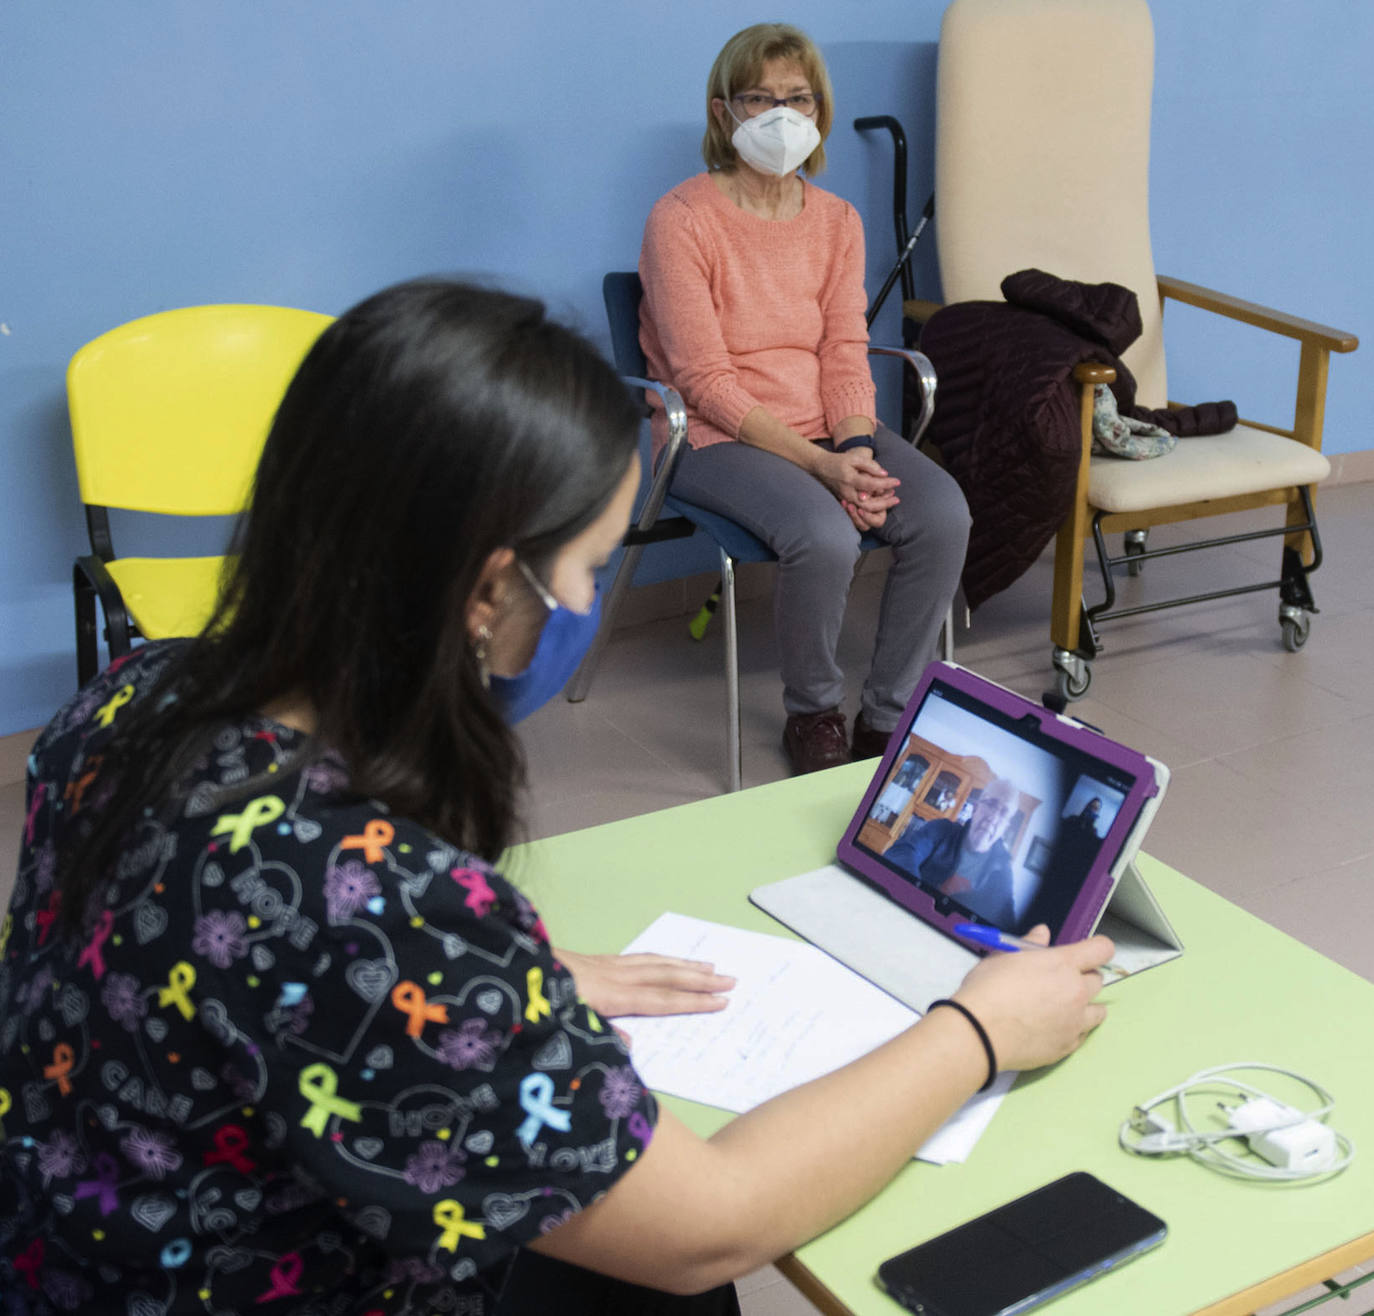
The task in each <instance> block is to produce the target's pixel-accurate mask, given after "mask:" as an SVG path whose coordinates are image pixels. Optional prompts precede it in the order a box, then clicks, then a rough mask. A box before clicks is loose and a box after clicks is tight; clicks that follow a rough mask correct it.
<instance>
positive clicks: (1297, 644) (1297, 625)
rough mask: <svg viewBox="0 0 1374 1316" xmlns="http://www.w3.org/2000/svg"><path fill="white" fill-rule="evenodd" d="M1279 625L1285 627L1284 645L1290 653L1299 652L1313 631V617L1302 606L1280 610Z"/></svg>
mask: <svg viewBox="0 0 1374 1316" xmlns="http://www.w3.org/2000/svg"><path fill="white" fill-rule="evenodd" d="M1293 613H1296V614H1297V615H1296V616H1294V615H1293ZM1279 625H1280V626H1282V627H1283V647H1284V648H1285V649H1287V650H1288V652H1289V653H1297V651H1298V650H1299V649H1301V648H1302V647H1303V645H1304V644H1306V643H1307V637H1308V636H1309V635H1310V634H1311V633H1312V618H1311V617H1310V616H1309V615H1308V614H1307V613H1306V612H1303V611H1302V609H1300V608H1295V609H1292V610H1291V611H1290V610H1288V609H1284V610H1283V611H1282V612H1280V614H1279Z"/></svg>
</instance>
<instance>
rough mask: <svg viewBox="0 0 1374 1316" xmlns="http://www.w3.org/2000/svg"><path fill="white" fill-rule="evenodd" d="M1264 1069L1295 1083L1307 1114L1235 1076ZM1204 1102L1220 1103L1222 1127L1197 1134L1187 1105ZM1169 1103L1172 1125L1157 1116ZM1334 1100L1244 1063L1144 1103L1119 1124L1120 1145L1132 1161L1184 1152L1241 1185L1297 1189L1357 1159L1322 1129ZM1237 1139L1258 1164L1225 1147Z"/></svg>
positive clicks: (1317, 1087) (1316, 1087)
mask: <svg viewBox="0 0 1374 1316" xmlns="http://www.w3.org/2000/svg"><path fill="white" fill-rule="evenodd" d="M1256 1070H1264V1071H1267V1072H1269V1073H1274V1074H1284V1075H1286V1076H1287V1077H1288V1078H1292V1079H1296V1080H1297V1081H1298V1082H1299V1083H1301V1084H1303V1086H1304V1087H1306V1088H1308V1089H1309V1090H1310V1091H1311V1092H1312V1093H1313V1094H1314V1095H1315V1096H1316V1098H1317V1102H1318V1105H1317V1106H1316V1108H1315V1109H1313V1110H1307V1111H1302V1110H1297V1109H1296V1108H1294V1107H1293V1106H1289V1105H1287V1104H1286V1103H1284V1102H1282V1101H1279V1100H1278V1099H1277V1098H1276V1097H1273V1096H1270V1094H1269V1093H1267V1092H1265V1091H1263V1090H1262V1089H1261V1088H1258V1087H1255V1086H1254V1084H1252V1083H1247V1082H1245V1081H1244V1080H1243V1079H1241V1078H1238V1077H1236V1075H1237V1074H1238V1073H1252V1072H1254V1071H1256ZM1203 1096H1213V1097H1224V1098H1227V1100H1217V1101H1216V1102H1215V1103H1214V1107H1215V1109H1218V1110H1220V1111H1221V1112H1222V1115H1223V1118H1224V1119H1225V1121H1226V1124H1225V1127H1223V1128H1210V1129H1209V1128H1199V1127H1198V1126H1197V1125H1196V1124H1195V1123H1194V1122H1193V1118H1192V1116H1191V1115H1190V1114H1189V1110H1188V1103H1189V1101H1190V1100H1191V1101H1197V1100H1199V1099H1200V1098H1202V1097H1203ZM1168 1101H1172V1102H1173V1103H1174V1114H1175V1119H1173V1120H1170V1118H1169V1117H1168V1115H1167V1114H1165V1113H1163V1112H1161V1111H1158V1110H1156V1109H1155V1108H1156V1107H1158V1106H1163V1105H1164V1104H1165V1103H1166V1102H1168ZM1335 1104H1336V1103H1335V1099H1334V1098H1333V1097H1332V1095H1331V1094H1330V1093H1329V1092H1328V1091H1327V1090H1326V1089H1325V1088H1324V1087H1322V1086H1321V1084H1320V1083H1314V1082H1313V1081H1312V1080H1311V1079H1310V1078H1306V1077H1304V1076H1303V1075H1302V1074H1298V1073H1295V1072H1294V1071H1293V1070H1291V1069H1284V1068H1283V1067H1282V1066H1280V1065H1266V1064H1262V1063H1259V1062H1253V1061H1246V1062H1240V1063H1237V1064H1232V1065H1216V1066H1214V1067H1213V1068H1211V1069H1200V1070H1198V1072H1197V1073H1196V1074H1194V1075H1192V1076H1191V1077H1190V1078H1186V1079H1184V1081H1183V1082H1182V1083H1179V1084H1178V1085H1177V1086H1176V1087H1171V1088H1168V1089H1167V1090H1165V1091H1164V1092H1161V1093H1160V1094H1159V1095H1158V1096H1155V1097H1151V1098H1150V1099H1149V1100H1148V1101H1142V1102H1141V1103H1140V1105H1138V1106H1137V1107H1136V1108H1135V1109H1134V1110H1133V1111H1132V1112H1131V1117H1130V1119H1128V1120H1126V1121H1125V1122H1124V1123H1123V1124H1122V1125H1121V1131H1120V1133H1119V1135H1118V1141H1119V1142H1120V1143H1121V1146H1122V1147H1123V1148H1124V1149H1125V1150H1126V1151H1128V1152H1132V1153H1134V1154H1135V1155H1137V1156H1170V1155H1175V1154H1177V1153H1180V1152H1182V1153H1184V1154H1186V1155H1188V1156H1190V1157H1192V1159H1193V1160H1195V1161H1197V1162H1199V1163H1200V1164H1202V1165H1206V1166H1208V1167H1210V1168H1211V1169H1213V1170H1218V1171H1220V1172H1221V1173H1222V1174H1231V1175H1235V1176H1237V1177H1240V1178H1245V1179H1266V1180H1271V1181H1272V1180H1277V1181H1280V1182H1287V1183H1298V1182H1302V1181H1304V1180H1309V1179H1317V1178H1322V1177H1325V1176H1327V1175H1332V1174H1339V1173H1340V1171H1342V1170H1344V1169H1345V1167H1346V1166H1347V1165H1349V1164H1350V1162H1351V1161H1353V1160H1354V1159H1355V1144H1354V1143H1353V1142H1351V1140H1350V1139H1349V1138H1347V1137H1346V1136H1345V1134H1343V1133H1337V1132H1336V1130H1335V1129H1333V1128H1332V1127H1331V1126H1330V1125H1329V1124H1328V1123H1327V1122H1326V1119H1327V1116H1328V1115H1330V1114H1331V1112H1332V1110H1333V1109H1334V1108H1335ZM1241 1138H1243V1139H1244V1140H1245V1142H1246V1143H1247V1144H1248V1146H1249V1148H1250V1151H1251V1152H1253V1153H1255V1154H1256V1155H1257V1156H1259V1157H1262V1158H1263V1161H1262V1162H1261V1161H1257V1160H1255V1159H1254V1158H1253V1157H1247V1156H1244V1155H1238V1154H1237V1153H1236V1152H1234V1151H1231V1150H1228V1149H1227V1147H1226V1146H1225V1145H1224V1144H1226V1143H1227V1142H1230V1141H1231V1140H1232V1139H1241Z"/></svg>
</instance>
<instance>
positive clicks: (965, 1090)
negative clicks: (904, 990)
mask: <svg viewBox="0 0 1374 1316" xmlns="http://www.w3.org/2000/svg"><path fill="white" fill-rule="evenodd" d="M986 1078H987V1058H986V1056H985V1054H984V1052H983V1049H982V1046H981V1045H980V1043H979V1041H978V1038H977V1035H976V1034H975V1033H974V1032H973V1030H972V1029H971V1028H970V1027H969V1025H968V1022H967V1021H966V1020H965V1019H963V1018H961V1017H960V1015H959V1014H958V1013H957V1012H956V1011H954V1010H936V1011H934V1012H933V1013H932V1014H931V1015H930V1016H929V1017H928V1018H926V1019H924V1020H922V1022H921V1023H920V1024H919V1025H918V1026H917V1027H915V1028H912V1029H909V1030H908V1031H906V1032H905V1033H903V1034H902V1035H901V1036H899V1037H897V1038H895V1039H893V1041H891V1042H889V1043H887V1044H886V1045H885V1046H882V1047H879V1048H878V1049H877V1050H876V1051H873V1052H872V1053H870V1054H869V1055H867V1056H865V1057H864V1058H863V1059H861V1060H859V1061H856V1062H855V1063H854V1064H852V1065H847V1066H845V1068H843V1069H841V1070H837V1071H836V1072H835V1073H833V1074H828V1075H826V1076H825V1077H823V1078H820V1079H817V1080H816V1081H815V1082H812V1083H807V1084H805V1085H803V1086H802V1087H799V1088H794V1089H793V1090H792V1091H791V1092H787V1093H784V1094H783V1095H782V1096H780V1097H777V1098H776V1099H774V1100H773V1101H769V1102H766V1103H765V1104H764V1105H762V1106H759V1107H756V1108H755V1109H754V1110H752V1111H750V1112H748V1113H747V1114H745V1115H741V1116H740V1117H739V1118H738V1119H736V1120H733V1121H731V1122H730V1123H729V1124H727V1125H726V1126H725V1127H724V1128H723V1129H721V1130H720V1131H719V1132H718V1133H717V1134H716V1135H715V1136H714V1137H713V1138H712V1139H711V1140H710V1146H711V1148H712V1150H714V1151H717V1152H722V1153H724V1154H725V1156H726V1158H727V1163H726V1166H725V1168H724V1169H723V1173H724V1174H726V1175H727V1176H728V1177H729V1181H730V1183H731V1186H732V1190H733V1191H732V1192H731V1193H730V1195H729V1198H728V1199H727V1200H729V1201H730V1204H731V1206H732V1207H733V1209H734V1210H735V1211H736V1212H738V1213H739V1214H738V1216H737V1218H736V1219H737V1224H738V1226H739V1233H738V1237H740V1238H741V1240H742V1241H745V1242H747V1244H748V1245H749V1246H750V1247H751V1248H752V1250H753V1255H752V1257H748V1258H745V1259H744V1260H745V1261H746V1265H745V1269H748V1268H749V1266H750V1265H760V1264H763V1263H764V1262H765V1261H766V1260H768V1259H769V1258H771V1257H776V1256H780V1255H782V1254H783V1253H785V1252H788V1251H791V1250H792V1249H793V1248H795V1247H798V1246H799V1245H800V1244H802V1243H804V1242H806V1241H807V1240H808V1239H811V1238H813V1237H815V1235H817V1234H818V1233H820V1232H822V1231H823V1230H825V1229H828V1228H829V1227H830V1226H831V1225H833V1224H835V1223H837V1222H838V1221H840V1220H842V1219H844V1218H845V1217H846V1216H847V1215H849V1214H850V1213H851V1212H853V1211H854V1210H856V1209H857V1208H858V1207H859V1206H861V1205H862V1204H863V1203H864V1202H866V1201H868V1199H869V1198H871V1197H872V1196H873V1195H874V1193H876V1192H877V1191H878V1190H879V1189H880V1188H881V1187H882V1186H883V1185H884V1184H885V1183H886V1182H887V1181H888V1180H889V1179H891V1178H892V1176H893V1175H894V1174H896V1173H897V1171H898V1170H900V1169H901V1168H902V1166H903V1165H905V1164H906V1163H907V1162H908V1161H909V1160H910V1159H911V1157H912V1156H913V1155H914V1154H915V1152H916V1150H917V1149H918V1148H919V1147H920V1146H921V1145H922V1144H923V1143H924V1142H925V1141H926V1139H927V1138H929V1137H930V1136H931V1134H933V1133H934V1132H935V1131H936V1129H938V1128H939V1127H940V1125H942V1124H943V1123H944V1122H945V1121H946V1120H947V1119H948V1118H949V1117H950V1116H951V1115H952V1114H953V1113H954V1112H955V1111H956V1110H958V1108H959V1107H960V1106H961V1105H963V1103H964V1102H965V1101H967V1100H968V1098H969V1097H970V1096H972V1095H973V1093H974V1092H976V1091H977V1089H978V1087H979V1086H980V1085H981V1084H982V1083H983V1081H984V1080H985V1079H986Z"/></svg>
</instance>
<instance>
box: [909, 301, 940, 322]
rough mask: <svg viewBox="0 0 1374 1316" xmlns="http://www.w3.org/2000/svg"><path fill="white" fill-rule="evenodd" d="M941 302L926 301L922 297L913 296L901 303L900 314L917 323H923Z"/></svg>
mask: <svg viewBox="0 0 1374 1316" xmlns="http://www.w3.org/2000/svg"><path fill="white" fill-rule="evenodd" d="M943 304H944V303H943V302H931V301H927V300H926V299H925V298H924V297H913V298H912V299H911V300H910V301H905V302H903V303H902V314H903V315H904V316H906V318H907V319H908V320H914V321H915V322H916V323H917V324H925V322H926V321H927V320H929V319H930V317H931V316H932V315H934V314H935V312H936V311H938V310H939V309H940V308H941V306H942V305H943Z"/></svg>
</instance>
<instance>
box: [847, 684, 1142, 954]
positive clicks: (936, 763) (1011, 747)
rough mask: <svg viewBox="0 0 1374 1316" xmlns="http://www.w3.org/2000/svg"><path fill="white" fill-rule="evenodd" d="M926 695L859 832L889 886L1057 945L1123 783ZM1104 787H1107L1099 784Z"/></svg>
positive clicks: (951, 698) (1060, 750) (949, 698)
mask: <svg viewBox="0 0 1374 1316" xmlns="http://www.w3.org/2000/svg"><path fill="white" fill-rule="evenodd" d="M960 697H961V696H960V693H959V692H958V691H954V690H950V691H949V694H948V695H946V694H944V693H942V691H941V687H940V686H939V685H938V684H937V685H936V686H934V687H932V689H931V691H930V693H929V694H928V695H927V696H926V699H925V701H924V702H923V703H922V705H921V708H920V711H919V712H918V714H917V716H916V719H915V721H914V722H913V723H912V725H911V729H910V732H909V733H908V735H907V738H906V742H905V744H904V745H903V746H902V749H901V750H900V751H899V753H898V755H897V757H896V759H894V761H893V764H892V767H891V769H890V771H889V773H888V777H887V780H886V781H885V782H884V784H883V788H882V789H881V790H880V791H879V793H878V795H877V797H876V798H875V800H874V802H873V805H872V807H871V808H870V810H869V813H868V819H867V821H866V822H865V823H864V825H863V827H862V828H861V829H860V831H859V834H858V837H857V838H856V839H857V840H858V843H859V844H860V845H861V846H863V848H864V849H866V850H868V851H869V852H870V853H872V854H874V855H876V856H878V857H879V858H881V860H882V861H883V863H884V865H885V866H886V867H887V868H889V869H890V870H892V871H893V872H895V873H897V874H898V875H899V876H901V877H903V878H905V879H906V880H907V881H909V882H912V883H913V884H915V885H916V886H918V887H921V888H922V889H924V890H925V891H927V892H929V893H930V894H932V895H934V896H936V897H937V909H939V910H940V911H941V912H962V913H965V914H969V915H972V916H973V917H974V919H975V920H977V921H980V922H985V923H991V924H992V925H993V926H995V927H998V928H1001V929H1002V930H1003V931H1004V932H1011V933H1016V934H1020V933H1024V932H1026V931H1028V930H1029V929H1030V928H1032V927H1033V926H1034V925H1035V924H1037V923H1047V924H1049V927H1050V932H1051V934H1052V935H1057V934H1058V932H1059V930H1060V928H1061V927H1062V926H1063V924H1064V920H1065V918H1066V917H1067V915H1068V912H1069V909H1070V908H1071V906H1072V905H1073V902H1074V899H1075V898H1076V897H1077V895H1078V892H1079V889H1080V888H1081V886H1082V884H1083V880H1084V878H1085V877H1086V876H1087V874H1088V872H1089V870H1090V869H1091V868H1092V864H1093V861H1094V860H1095V859H1096V858H1097V855H1098V852H1099V851H1100V850H1101V847H1102V840H1103V838H1104V837H1105V836H1106V834H1107V832H1108V830H1109V829H1110V828H1111V825H1112V823H1113V822H1114V821H1115V819H1116V816H1117V814H1118V813H1119V812H1120V810H1121V806H1122V805H1123V804H1124V803H1125V800H1126V793H1127V791H1128V790H1129V789H1130V786H1131V784H1132V782H1131V780H1130V778H1129V777H1127V778H1125V779H1124V780H1122V779H1121V778H1120V774H1117V773H1114V772H1113V771H1112V770H1110V769H1105V768H1104V767H1102V765H1094V766H1095V768H1097V769H1099V770H1095V771H1093V772H1087V771H1084V765H1086V764H1090V763H1092V760H1089V759H1087V758H1086V757H1085V756H1082V755H1080V754H1078V753H1077V752H1076V751H1074V750H1072V749H1069V748H1067V747H1065V746H1055V748H1054V749H1053V750H1052V749H1049V748H1045V747H1044V746H1043V744H1037V743H1033V741H1032V740H1031V739H1026V738H1023V737H1021V736H1019V735H1016V734H1014V733H1013V732H1011V731H1009V730H1004V729H1003V728H1002V727H999V726H997V725H995V724H994V723H992V722H990V721H988V720H987V719H986V714H985V713H983V714H975V713H973V712H970V711H969V710H968V709H967V708H964V707H961V706H960V704H959V702H958V701H959V699H960ZM1106 776H1112V777H1115V778H1116V780H1115V781H1108V780H1104V777H1106Z"/></svg>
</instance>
